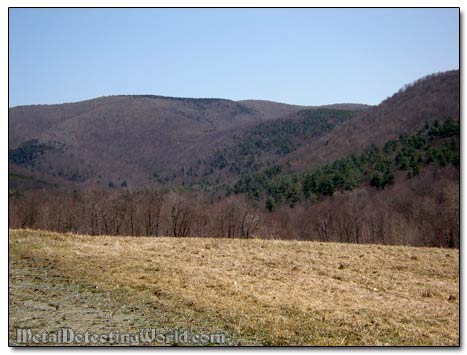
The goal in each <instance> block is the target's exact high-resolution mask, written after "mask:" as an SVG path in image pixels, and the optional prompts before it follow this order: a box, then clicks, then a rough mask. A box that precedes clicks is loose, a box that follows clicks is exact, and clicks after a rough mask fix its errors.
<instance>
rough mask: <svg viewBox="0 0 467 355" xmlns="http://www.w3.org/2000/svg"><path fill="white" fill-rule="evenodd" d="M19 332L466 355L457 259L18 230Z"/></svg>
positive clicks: (13, 238)
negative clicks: (170, 333)
mask: <svg viewBox="0 0 467 355" xmlns="http://www.w3.org/2000/svg"><path fill="white" fill-rule="evenodd" d="M9 248H10V249H9V251H10V260H9V263H10V264H9V265H10V270H9V272H10V314H9V317H10V324H9V326H10V329H9V330H10V344H15V341H16V336H15V334H16V333H15V329H16V328H18V327H20V328H32V329H35V330H38V331H40V330H56V329H59V328H62V327H71V328H73V329H74V330H78V331H84V330H89V331H93V332H97V333H102V332H104V331H109V330H115V329H119V330H120V331H121V332H123V331H129V332H130V331H137V330H138V329H139V328H144V327H155V328H161V327H162V328H166V329H173V328H178V329H188V330H190V331H192V332H204V333H219V332H222V333H224V334H226V336H227V343H228V344H232V345H458V344H459V274H458V267H459V251H458V250H454V249H437V248H413V247H403V246H378V245H352V244H337V243H317V242H297V241H270V240H269V241H267V240H238V239H198V238H179V239H175V238H137V237H133V238H130V237H110V236H99V237H91V236H82V235H72V234H57V233H50V232H44V231H34V230H10V235H9Z"/></svg>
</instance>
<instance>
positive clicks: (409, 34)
mask: <svg viewBox="0 0 467 355" xmlns="http://www.w3.org/2000/svg"><path fill="white" fill-rule="evenodd" d="M458 16H459V13H458V9H10V10H9V106H10V107H13V106H18V105H28V104H53V103H63V102H74V101H81V100H85V99H91V98H95V97H99V96H107V95H120V94H154V95H163V96H176V97H209V98H226V99H232V100H242V99H264V100H272V101H278V102H285V103H291V104H300V105H323V104H331V103H342V102H355V103H366V104H378V103H379V102H381V101H382V100H384V99H385V98H387V97H388V96H391V95H392V94H393V93H394V92H396V91H397V90H398V89H399V88H401V87H402V86H404V85H405V84H407V83H410V82H412V81H414V80H416V79H418V78H420V77H422V76H425V75H427V74H431V73H433V72H439V71H446V70H451V69H458V68H459V17H458Z"/></svg>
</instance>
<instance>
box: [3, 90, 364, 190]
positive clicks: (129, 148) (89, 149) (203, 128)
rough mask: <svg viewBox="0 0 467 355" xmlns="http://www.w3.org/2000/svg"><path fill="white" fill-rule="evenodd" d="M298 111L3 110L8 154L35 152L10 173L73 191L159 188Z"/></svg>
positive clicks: (193, 106) (209, 104) (263, 105)
mask: <svg viewBox="0 0 467 355" xmlns="http://www.w3.org/2000/svg"><path fill="white" fill-rule="evenodd" d="M357 108H360V107H359V106H357ZM302 109H304V107H300V106H293V105H286V104H280V103H274V102H268V101H261V102H260V101H245V102H235V101H230V100H223V99H185V98H171V97H160V96H151V95H147V96H144V95H140V96H113V97H104V98H99V99H94V100H88V101H83V102H78V103H70V104H61V105H35V106H20V107H15V108H12V109H10V110H9V147H10V149H16V148H18V147H22V146H23V147H24V146H26V149H28V150H38V149H40V150H41V151H40V154H36V155H34V156H32V155H31V156H30V157H29V160H28V159H26V160H23V161H16V162H13V163H14V164H11V165H10V168H11V169H12V170H13V171H15V169H16V167H17V166H18V165H19V166H22V167H27V168H29V170H30V174H31V175H38V174H39V175H41V174H42V178H45V179H46V178H47V175H48V176H54V177H57V178H62V179H63V180H64V181H72V182H73V183H75V184H79V185H83V184H84V185H88V186H95V185H98V184H100V185H101V186H107V185H108V184H109V183H110V182H112V184H113V185H115V186H120V184H121V183H122V182H123V181H126V182H127V184H129V185H131V186H146V185H150V184H152V183H157V182H159V181H158V177H159V174H163V175H164V178H168V177H170V178H171V177H172V175H178V174H180V168H181V167H184V166H194V165H195V164H196V162H197V161H199V160H200V159H203V158H207V157H208V156H209V154H210V152H212V151H213V150H216V149H220V148H221V147H224V146H226V145H228V144H229V143H231V142H232V139H233V136H234V135H235V134H237V135H238V134H241V133H239V132H241V131H242V130H244V129H247V128H248V127H251V125H254V124H256V123H259V122H268V121H271V120H274V119H276V118H278V117H282V116H287V115H290V114H292V113H294V112H297V111H299V110H302ZM354 109H355V108H354ZM40 145H43V147H42V148H41V147H40ZM44 148H45V149H44ZM10 162H11V160H10ZM155 176H156V178H155Z"/></svg>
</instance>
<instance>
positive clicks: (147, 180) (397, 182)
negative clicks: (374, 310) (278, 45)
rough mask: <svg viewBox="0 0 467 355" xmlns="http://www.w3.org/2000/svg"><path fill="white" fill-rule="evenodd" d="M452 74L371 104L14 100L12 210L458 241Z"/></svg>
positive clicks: (115, 229) (76, 226)
mask: <svg viewBox="0 0 467 355" xmlns="http://www.w3.org/2000/svg"><path fill="white" fill-rule="evenodd" d="M459 88H460V78H459V71H449V72H445V73H437V74H433V75H430V76H427V77H425V78H422V79H420V80H417V81H416V82H414V83H412V84H409V85H407V86H405V87H404V88H402V89H401V90H400V91H399V92H397V93H395V94H394V95H392V96H391V97H389V98H388V99H386V100H384V101H383V102H382V103H381V104H379V105H377V106H367V105H360V104H336V105H327V106H321V107H312V106H309V107H303V106H295V105H287V104H282V103H275V102H270V101H262V100H246V101H238V102H236V101H230V100H224V99H185V98H170V97H161V96H152V95H147V96H144V95H142V96H141V95H139V96H112V97H104V98H99V99H94V100H88V101H83V102H78V103H70V104H61V105H36V106H20V107H15V108H11V109H10V112H9V169H10V175H9V177H10V178H9V185H10V193H11V200H10V202H11V206H10V207H11V209H10V212H12V216H13V219H12V220H10V223H12V224H13V225H17V226H23V227H24V226H35V227H39V228H45V229H55V230H61V231H68V230H72V231H74V230H76V231H80V232H84V233H91V234H100V233H106V234H125V233H126V234H131V235H142V234H143V235H161V234H162V235H174V236H189V235H198V236H225V237H251V236H252V235H260V236H262V237H268V236H270V237H280V238H300V239H318V240H336V241H347V242H384V243H392V244H394V243H397V244H401V243H402V244H404V243H409V244H414V245H442V246H457V245H458V231H459V210H458V202H459V165H460V151H459V147H460V107H459V99H460V98H459ZM28 191H29V192H28ZM34 191H36V192H34ZM50 191H53V193H50ZM63 205H66V206H67V208H65V209H63V208H62V207H61V206H63ZM38 206H42V207H43V208H42V209H41V210H39V209H38ZM40 211H42V212H40ZM57 213H58V215H59V216H60V218H59V219H58V220H55V218H54V217H51V216H52V215H54V214H57ZM83 213H84V215H83ZM62 214H63V215H62ZM47 216H48V217H47ZM77 216H80V217H77ZM51 220H54V222H53V223H52V222H51Z"/></svg>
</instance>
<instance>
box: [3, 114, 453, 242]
mask: <svg viewBox="0 0 467 355" xmlns="http://www.w3.org/2000/svg"><path fill="white" fill-rule="evenodd" d="M458 169H459V123H458V122H456V121H453V120H451V119H447V120H445V121H444V122H443V123H442V124H440V123H439V122H437V121H435V122H434V123H433V125H431V126H430V125H428V124H427V125H425V127H424V129H422V130H420V131H419V132H417V134H415V135H401V136H400V137H399V139H398V140H390V141H388V142H386V144H384V145H383V146H382V147H377V146H371V147H370V148H369V149H367V150H366V151H365V152H363V153H361V154H358V155H356V154H352V155H349V156H347V157H345V158H343V159H339V160H336V161H334V162H332V163H329V164H326V165H324V166H322V167H319V168H317V169H313V170H310V171H304V172H301V173H293V174H291V173H282V168H281V167H280V166H273V167H268V168H266V169H264V170H263V171H261V172H260V173H255V174H252V175H244V176H242V177H241V178H240V179H239V181H238V182H236V183H235V184H234V185H233V186H231V187H230V188H228V189H227V192H225V193H224V194H219V193H217V194H208V193H205V192H201V191H196V190H195V189H190V188H184V189H182V188H180V187H173V188H170V187H164V188H159V189H137V190H130V189H120V190H117V189H112V188H107V189H100V190H97V189H90V190H88V191H77V190H75V191H72V192H70V191H62V190H56V191H55V192H54V193H53V194H51V193H50V191H49V190H44V191H40V190H37V191H29V192H26V193H17V192H13V193H12V194H11V195H10V198H9V212H10V213H9V226H10V228H34V229H46V230H51V231H57V232H70V233H80V234H90V235H131V236H154V237H157V236H173V237H225V238H258V237H261V238H266V239H300V240H317V241H337V242H349V243H381V244H403V245H415V246H440V247H458V246H459V209H458V205H459V184H458V179H459V177H458V174H459V170H458ZM396 180H397V181H398V183H397V184H395V183H394V182H395V181H396Z"/></svg>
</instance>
